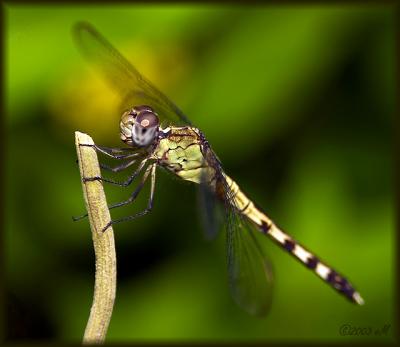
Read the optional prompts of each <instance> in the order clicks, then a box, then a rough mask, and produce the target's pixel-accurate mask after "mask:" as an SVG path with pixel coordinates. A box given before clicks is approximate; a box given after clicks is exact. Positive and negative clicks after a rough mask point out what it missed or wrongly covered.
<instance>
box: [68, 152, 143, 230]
mask: <svg viewBox="0 0 400 347" xmlns="http://www.w3.org/2000/svg"><path fill="white" fill-rule="evenodd" d="M147 160H148V159H147V158H146V159H144V160H143V161H142V162H141V163H140V165H139V167H138V168H137V169H136V170H135V172H134V173H133V174H132V175H131V176H130V177H129V179H128V180H127V181H126V182H125V183H127V184H126V185H125V184H124V183H119V182H115V181H111V180H107V179H104V178H101V177H86V178H85V177H84V178H83V179H82V180H84V182H89V181H100V180H102V181H104V182H107V183H112V184H117V185H119V186H124V187H125V186H128V185H129V184H131V183H132V181H133V180H134V179H135V178H136V177H137V176H138V175H139V174H140V172H141V171H142V169H143V167H144V166H145V164H146V162H147ZM146 172H147V170H146ZM146 172H145V174H144V176H143V177H144V179H146V178H147V176H148V173H147V174H146ZM142 181H143V180H142ZM141 184H142V183H141ZM143 184H144V183H143ZM143 184H142V186H143ZM138 187H141V185H139V186H138ZM136 190H137V189H136ZM136 190H135V192H136ZM139 191H140V190H139ZM135 192H134V193H135ZM138 193H139V192H138ZM127 201H129V199H128V200H127ZM121 206H123V205H121ZM115 207H118V206H115V205H111V206H109V207H108V208H109V209H112V208H115ZM87 216H88V214H87V213H85V214H83V215H81V216H78V217H72V220H73V221H74V222H77V221H78V220H81V219H83V218H86V217H87Z"/></svg>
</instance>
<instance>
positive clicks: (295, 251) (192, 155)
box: [74, 22, 364, 316]
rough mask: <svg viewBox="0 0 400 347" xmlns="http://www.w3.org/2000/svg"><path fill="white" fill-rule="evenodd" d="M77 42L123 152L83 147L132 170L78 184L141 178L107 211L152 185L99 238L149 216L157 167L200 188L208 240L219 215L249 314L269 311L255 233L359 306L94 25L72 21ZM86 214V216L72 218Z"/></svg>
mask: <svg viewBox="0 0 400 347" xmlns="http://www.w3.org/2000/svg"><path fill="white" fill-rule="evenodd" d="M74 38H75V41H76V43H77V45H78V47H79V49H80V50H81V52H82V54H83V56H84V57H85V58H86V59H87V60H89V62H90V63H91V64H94V65H95V66H96V68H97V69H98V71H99V72H101V74H102V75H103V77H104V78H105V79H106V80H107V81H108V82H109V83H110V85H111V86H112V87H113V88H114V90H115V91H116V92H117V94H118V95H119V97H120V101H121V112H120V114H122V116H120V123H119V128H120V138H121V140H122V142H123V143H124V144H125V145H126V147H123V148H110V147H103V146H99V145H97V144H94V145H93V144H92V145H88V146H91V147H93V148H94V149H95V150H96V151H98V152H100V153H102V154H103V155H105V156H108V157H111V158H114V159H116V160H120V161H121V162H122V164H120V165H117V166H115V167H111V166H108V165H105V164H101V167H102V169H104V170H108V171H111V172H119V171H122V170H126V169H128V168H132V167H133V166H134V165H137V166H136V168H135V169H134V170H132V173H131V174H130V176H129V178H128V179H127V180H126V181H124V182H118V181H114V180H111V179H108V178H104V177H84V178H83V180H84V181H94V180H99V181H103V182H107V183H111V184H115V185H120V186H125V187H126V186H129V185H130V184H131V183H132V182H134V181H135V180H137V179H139V177H140V181H139V182H138V183H137V185H136V188H135V189H134V190H133V193H132V194H131V195H130V196H129V198H128V199H127V200H125V201H123V202H119V203H116V204H113V205H111V206H109V208H110V209H113V208H117V207H121V206H125V205H128V204H131V203H133V202H134V201H135V199H136V198H137V196H138V195H139V193H140V191H141V190H142V188H143V187H144V185H145V183H146V182H147V181H148V180H150V194H149V199H148V203H147V207H146V208H145V209H144V210H143V211H141V212H138V213H136V214H134V215H131V216H126V217H124V218H121V219H117V220H110V222H109V223H108V224H107V225H106V226H105V227H104V228H103V231H104V232H105V231H106V230H107V229H108V228H109V227H110V226H111V225H113V224H116V223H120V222H125V221H129V220H133V219H136V218H138V217H140V216H143V215H146V214H147V213H149V212H150V211H151V210H152V208H153V201H154V193H155V186H156V171H157V168H162V169H165V170H166V171H168V172H170V173H172V174H173V175H175V176H178V177H179V178H180V179H182V180H185V181H190V182H193V183H195V184H197V185H198V186H199V192H200V194H199V196H200V199H199V200H200V202H201V204H202V213H203V217H204V219H203V220H204V221H205V223H204V224H205V228H204V229H205V234H206V236H207V238H210V239H213V238H215V237H216V235H217V234H218V232H219V230H220V229H221V228H220V224H221V223H219V222H218V220H219V219H218V213H217V212H218V211H222V215H223V225H224V230H225V234H226V242H225V244H226V250H227V267H228V278H229V280H228V282H229V288H230V292H231V295H232V297H233V299H234V301H235V302H236V303H237V304H238V305H239V306H240V307H241V308H243V309H244V310H246V311H247V312H248V313H250V314H252V315H258V316H263V315H265V314H266V313H267V312H268V310H269V308H270V305H271V293H272V282H273V276H272V271H271V267H270V265H269V262H268V259H267V257H266V255H265V253H264V250H263V249H262V247H261V245H260V244H259V239H258V238H259V237H260V236H258V235H257V234H256V233H261V234H263V235H265V236H266V237H269V238H270V239H272V240H273V241H274V242H275V243H276V244H277V245H278V246H280V247H281V248H282V249H283V250H285V251H286V252H288V253H289V254H290V255H291V256H293V257H294V258H295V259H297V260H298V261H300V263H302V264H303V265H304V266H306V267H307V268H308V269H310V270H311V271H312V272H314V273H315V274H316V275H317V276H318V277H319V278H321V279H322V280H323V281H324V282H325V283H327V284H328V285H329V286H330V287H332V288H333V289H334V290H335V291H336V292H338V293H340V294H342V295H343V296H344V297H346V298H347V299H349V300H350V301H351V302H353V303H355V304H358V305H362V304H363V303H364V300H363V299H362V297H361V295H360V294H359V293H358V292H357V291H356V290H355V288H354V286H353V285H352V284H351V283H350V282H349V281H348V280H347V279H346V277H344V276H343V275H341V274H340V273H339V272H337V271H336V270H334V269H333V268H332V267H330V266H329V265H327V264H326V263H325V262H324V261H322V260H321V259H320V258H319V257H317V256H316V255H314V254H313V253H312V252H311V251H309V250H308V249H306V248H305V247H304V246H302V245H301V244H300V243H298V242H297V241H296V240H295V239H294V238H293V237H291V236H290V235H288V234H287V233H286V232H284V231H283V230H282V229H281V228H279V227H278V226H277V224H275V223H274V222H273V221H272V220H271V218H269V217H268V216H267V214H266V213H265V212H264V211H263V210H262V209H261V208H260V207H259V206H258V205H256V203H255V202H253V201H252V200H251V199H250V198H249V197H248V196H247V195H246V194H245V193H244V192H243V190H242V189H241V188H240V187H239V185H238V184H237V183H236V182H235V181H234V180H233V179H232V178H231V177H230V176H228V175H227V174H226V172H225V170H224V169H223V166H222V163H221V161H220V159H219V158H218V157H217V155H216V154H215V152H214V151H213V149H212V148H211V145H210V144H209V142H208V141H207V139H206V137H205V136H204V134H203V133H202V132H201V131H200V130H199V128H197V127H195V126H194V125H192V123H191V122H190V121H189V119H188V118H187V117H186V115H185V114H184V113H183V112H182V111H181V110H180V109H179V108H178V107H177V106H176V105H175V104H174V103H173V102H172V101H171V100H170V99H169V98H168V97H166V96H165V95H164V94H163V93H162V92H161V91H159V90H158V89H157V88H156V87H155V86H154V85H153V84H152V83H151V82H150V81H149V80H147V79H146V78H145V77H144V76H143V75H141V74H140V73H139V71H138V70H137V69H136V68H135V67H134V66H133V65H132V64H131V63H130V62H129V61H128V60H127V59H126V58H124V57H123V56H122V55H121V54H120V53H119V52H118V51H117V50H116V49H115V48H114V47H113V46H112V45H111V44H110V43H109V42H108V41H107V40H106V39H105V38H104V37H103V36H102V35H101V34H100V33H99V32H98V31H97V30H96V29H95V28H94V27H93V26H92V25H91V24H89V23H87V22H79V23H77V24H76V25H75V27H74ZM82 145H85V144H82ZM218 206H219V207H218ZM218 208H219V209H220V210H218ZM85 216H87V214H86V215H83V216H81V217H78V218H76V220H77V219H80V218H82V217H85Z"/></svg>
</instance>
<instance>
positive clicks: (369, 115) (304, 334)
mask: <svg viewBox="0 0 400 347" xmlns="http://www.w3.org/2000/svg"><path fill="white" fill-rule="evenodd" d="M5 17H6V25H5V28H6V31H5V45H6V108H7V111H8V112H7V117H6V127H7V128H6V129H7V130H6V132H5V135H6V139H5V141H6V182H5V183H6V184H5V188H6V191H5V201H6V205H5V207H6V211H5V217H6V219H5V223H6V234H5V241H6V242H5V245H6V247H5V260H6V262H5V264H6V304H7V312H6V323H7V326H6V330H5V334H6V338H7V339H8V340H17V339H57V340H65V341H79V340H80V339H81V337H82V335H83V331H84V328H85V324H86V321H87V319H88V316H89V310H90V306H91V300H92V294H93V280H94V277H93V276H94V254H93V250H92V243H91V235H90V230H89V225H88V222H87V221H82V222H77V223H73V222H72V221H71V216H72V215H79V214H81V213H83V212H84V204H83V197H82V191H81V183H80V178H79V173H78V167H77V165H76V163H75V160H76V153H75V147H74V131H75V130H80V131H83V132H87V133H89V134H90V135H91V136H92V137H93V138H94V140H95V141H96V142H97V143H99V144H102V145H110V146H120V143H119V135H118V130H119V129H118V122H119V114H116V113H115V112H114V107H115V102H114V99H115V98H114V96H113V94H112V92H111V91H110V90H109V89H107V87H106V86H105V84H104V83H103V82H102V80H101V79H100V78H99V77H98V76H97V75H96V74H95V73H94V72H93V71H92V70H90V68H89V67H88V65H87V64H86V62H85V61H84V60H83V59H82V57H81V56H80V54H79V52H78V50H77V48H76V47H75V45H74V43H73V40H72V38H71V27H72V26H73V24H74V23H75V22H76V21H78V20H86V21H89V22H90V23H92V24H93V25H94V26H95V27H96V28H97V29H98V30H99V31H100V32H101V33H102V34H103V35H104V36H105V37H106V38H108V39H109V40H110V41H111V42H112V43H113V44H114V45H115V46H116V47H117V48H118V49H119V50H120V51H121V52H122V53H123V54H124V55H125V56H127V57H128V59H129V60H131V61H132V62H133V63H134V64H135V65H136V66H137V67H138V69H139V70H140V71H141V72H142V73H143V74H144V75H145V76H147V77H148V78H149V79H150V80H152V81H153V82H154V84H155V85H157V86H158V87H159V88H160V89H161V90H163V91H165V93H166V94H167V95H168V96H170V97H171V99H172V100H174V101H175V102H176V103H177V104H178V105H179V106H180V108H181V109H183V111H184V112H185V113H186V114H187V115H188V117H189V118H190V119H191V120H192V122H193V123H194V124H196V126H198V127H199V128H200V129H202V131H203V132H204V133H205V134H206V136H207V138H208V140H209V141H210V143H211V144H212V146H213V148H214V150H215V151H216V153H217V154H218V156H219V157H220V158H221V160H222V162H223V164H224V167H225V168H226V170H227V172H228V173H229V174H230V175H231V176H232V177H234V178H235V179H236V180H237V182H238V183H239V184H240V185H241V186H242V187H243V188H244V190H245V191H247V192H248V194H249V195H250V196H251V197H252V198H253V199H254V200H255V201H256V202H257V203H258V204H259V205H261V206H262V207H263V208H264V209H265V210H266V211H267V212H268V214H269V215H270V216H271V218H272V219H273V220H275V221H276V222H277V224H278V225H280V226H281V227H282V228H283V229H284V230H287V231H288V232H289V233H290V234H291V235H293V237H294V238H295V239H297V240H299V241H300V242H301V243H303V244H304V245H305V246H306V247H307V248H309V249H311V250H313V251H314V252H315V253H316V254H317V255H318V256H319V257H321V258H322V259H323V260H325V261H326V262H327V263H328V264H331V265H332V266H333V267H335V268H336V269H337V270H338V271H339V272H341V273H343V274H344V275H345V276H347V277H348V278H349V279H350V281H351V282H353V283H354V284H355V286H356V288H357V289H358V290H359V291H360V293H361V294H362V296H363V297H364V299H365V301H366V304H365V305H364V306H363V307H357V306H355V305H353V304H351V303H350V302H348V301H347V300H346V299H345V298H344V297H342V296H340V295H338V294H337V293H335V292H334V291H333V290H332V289H331V288H329V287H328V286H327V285H326V284H324V283H323V282H322V281H321V280H319V279H318V278H317V277H316V276H315V275H313V274H312V273H311V272H310V271H308V270H307V269H305V268H304V267H302V266H301V265H299V263H298V262H297V261H295V260H293V259H292V258H291V257H289V256H288V255H287V254H286V252H283V251H282V250H281V249H279V248H278V247H277V246H276V245H275V244H273V243H272V242H271V241H270V240H268V239H265V242H264V243H263V247H265V250H266V252H267V253H268V255H269V258H270V260H271V262H272V263H273V265H274V272H275V287H274V299H273V304H272V308H271V311H270V313H269V315H268V316H267V317H266V318H264V319H259V318H254V317H251V316H249V315H247V314H246V313H245V312H243V311H241V310H240V309H239V308H238V307H237V306H236V305H235V304H234V302H233V301H232V299H231V298H230V296H229V290H228V286H227V279H226V269H225V253H224V238H223V237H222V236H220V237H219V239H218V240H217V241H216V242H213V243H208V242H206V241H205V240H204V238H203V235H202V231H201V224H200V222H199V217H198V210H197V204H196V189H195V188H196V187H195V186H193V185H191V184H185V183H183V184H182V183H181V182H179V181H178V180H175V179H171V177H170V176H169V175H167V174H165V173H164V172H162V170H159V174H158V180H157V186H156V196H155V207H154V210H153V212H152V213H151V214H150V215H148V216H146V217H144V218H142V219H140V220H136V221H134V222H131V223H125V224H120V225H118V226H116V227H115V234H116V246H117V257H118V289H117V298H116V302H115V308H114V314H113V317H112V321H111V324H110V328H109V333H108V338H107V340H108V341H133V340H151V341H165V340H170V341H176V340H187V341H198V340H202V341H237V340H251V341H260V340H269V341H270V340H278V341H282V340H301V339H304V340H310V341H321V340H326V341H361V339H363V340H373V339H377V340H392V339H393V335H394V326H393V325H394V309H393V304H394V271H395V270H394V266H393V257H394V241H395V236H394V208H393V202H394V201H393V200H394V199H393V182H392V181H393V177H392V174H391V172H392V169H393V167H392V159H393V158H392V154H391V148H392V135H393V132H392V128H393V123H394V115H393V114H394V104H395V80H394V71H395V58H394V57H395V16H394V11H393V9H392V8H390V7H384V6H382V7H378V6H364V7H361V6H342V7H338V6H337V7H334V6H323V7H322V6H320V7H318V6H299V7H295V6H283V7H274V6H265V7H261V6H259V7H255V6H254V7H239V6H238V7H234V6H230V7H228V6H206V5H156V4H153V5H147V6H145V5H135V6H112V7H105V6H88V7H84V6H79V7H78V6H77V7H73V6H66V7H60V6H57V7H50V6H46V7H44V6H43V7H42V6H34V7H30V6H7V7H6V8H5ZM126 175H127V173H124V174H122V176H121V177H126ZM131 189H133V188H131ZM131 189H120V188H119V187H113V186H112V187H109V186H107V187H106V192H107V196H108V201H109V202H110V203H111V202H115V201H120V200H123V199H124V198H126V197H127V196H128V195H129V192H130V191H131ZM146 199H147V191H145V192H144V194H142V196H141V198H140V199H139V201H138V202H137V203H136V204H135V205H134V206H130V207H127V208H124V209H122V210H120V211H116V210H114V211H113V213H112V216H113V217H114V218H118V217H120V216H124V215H129V214H132V213H134V212H135V211H139V210H141V209H143V207H144V206H145V204H146ZM343 324H350V325H352V326H354V327H362V328H363V327H371V328H372V329H373V331H375V330H376V329H380V328H382V327H383V326H385V325H391V327H390V329H389V331H388V333H387V334H386V335H385V336H378V335H375V334H374V333H371V335H369V336H361V337H360V336H356V337H354V336H353V337H351V336H350V337H345V336H340V334H339V328H340V327H341V326H342V325H343Z"/></svg>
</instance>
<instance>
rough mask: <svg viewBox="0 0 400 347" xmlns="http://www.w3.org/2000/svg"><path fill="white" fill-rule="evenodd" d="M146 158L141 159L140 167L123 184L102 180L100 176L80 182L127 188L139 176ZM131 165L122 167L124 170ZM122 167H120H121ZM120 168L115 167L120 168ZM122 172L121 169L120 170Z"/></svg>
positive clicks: (83, 179)
mask: <svg viewBox="0 0 400 347" xmlns="http://www.w3.org/2000/svg"><path fill="white" fill-rule="evenodd" d="M147 160H148V159H147V158H145V159H143V160H142V162H141V163H140V165H139V166H138V168H137V169H136V170H135V172H134V173H133V174H132V175H131V176H130V177H128V179H127V180H126V181H124V182H117V181H114V180H111V179H108V178H104V177H100V176H94V177H83V178H82V181H83V182H92V181H103V182H106V183H110V184H114V185H116V186H120V187H127V186H129V185H130V184H131V183H132V182H133V180H134V179H135V178H136V177H137V176H138V175H139V173H140V172H141V171H142V169H143V167H144V166H145V164H146V162H147ZM132 164H133V163H127V164H126V163H125V164H123V165H125V168H126V167H128V166H129V165H132ZM123 165H121V166H120V167H123ZM120 167H117V169H118V168H120ZM120 170H122V169H120Z"/></svg>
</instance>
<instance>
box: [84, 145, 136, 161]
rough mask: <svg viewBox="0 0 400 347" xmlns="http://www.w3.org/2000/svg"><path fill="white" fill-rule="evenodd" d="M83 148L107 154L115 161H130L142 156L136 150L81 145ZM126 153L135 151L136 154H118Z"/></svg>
mask: <svg viewBox="0 0 400 347" xmlns="http://www.w3.org/2000/svg"><path fill="white" fill-rule="evenodd" d="M80 146H81V147H92V148H94V149H95V150H96V151H98V152H100V153H103V154H105V155H106V156H108V157H111V158H114V159H128V158H135V157H139V156H140V155H142V153H140V152H137V150H136V149H135V148H110V147H101V146H97V145H96V144H85V143H81V144H80ZM126 151H131V152H132V151H135V152H134V153H129V154H119V155H118V154H116V153H121V152H126Z"/></svg>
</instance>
